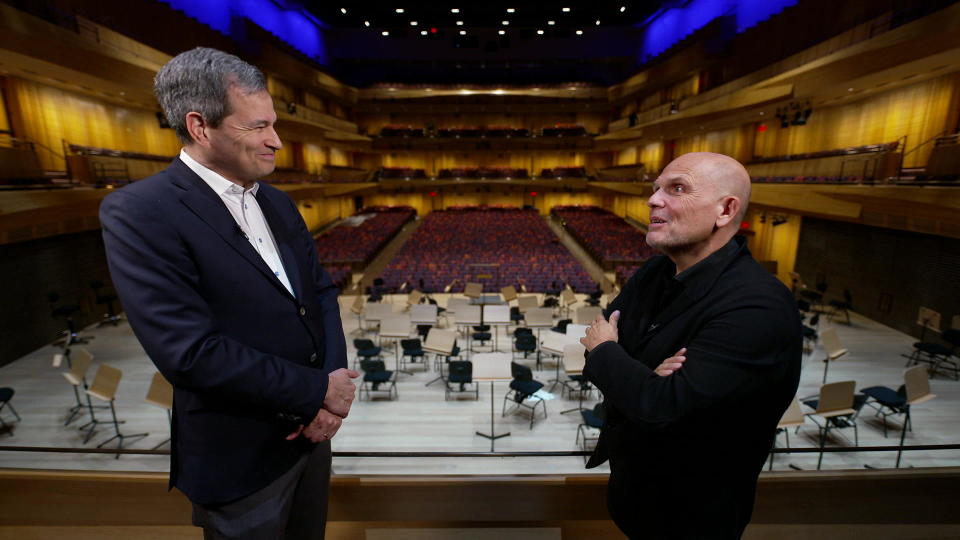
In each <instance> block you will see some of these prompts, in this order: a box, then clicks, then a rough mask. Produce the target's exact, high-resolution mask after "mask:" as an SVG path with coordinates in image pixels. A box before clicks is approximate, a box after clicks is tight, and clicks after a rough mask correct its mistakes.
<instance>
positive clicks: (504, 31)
mask: <svg viewBox="0 0 960 540" xmlns="http://www.w3.org/2000/svg"><path fill="white" fill-rule="evenodd" d="M497 33H498V34H500V35H501V36H502V35H505V34H506V33H507V31H506V30H500V31H499V32H497Z"/></svg>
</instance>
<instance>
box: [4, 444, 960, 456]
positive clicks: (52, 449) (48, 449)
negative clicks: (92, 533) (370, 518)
mask: <svg viewBox="0 0 960 540" xmlns="http://www.w3.org/2000/svg"><path fill="white" fill-rule="evenodd" d="M900 450H904V451H914V450H960V443H955V444H912V445H904V446H900V445H896V444H891V445H881V446H855V447H845V446H828V447H825V448H819V447H806V448H773V449H772V450H771V453H774V454H813V453H820V452H824V453H858V452H897V451H900ZM0 452H45V453H59V454H125V455H144V456H166V455H169V454H170V450H139V449H133V448H113V449H111V448H75V447H56V446H0ZM591 454H593V452H590V451H583V450H541V451H530V452H484V451H480V452H377V451H335V452H333V457H375V458H396V457H413V458H434V457H583V456H589V455H591Z"/></svg>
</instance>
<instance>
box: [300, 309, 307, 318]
mask: <svg viewBox="0 0 960 540" xmlns="http://www.w3.org/2000/svg"><path fill="white" fill-rule="evenodd" d="M306 314H307V308H305V307H303V306H300V316H301V317H303V316H304V315H306Z"/></svg>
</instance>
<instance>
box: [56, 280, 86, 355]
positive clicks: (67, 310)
mask: <svg viewBox="0 0 960 540" xmlns="http://www.w3.org/2000/svg"><path fill="white" fill-rule="evenodd" d="M47 298H48V299H49V300H50V316H51V317H53V318H54V319H63V321H64V323H65V324H66V325H67V329H66V330H64V331H63V332H61V333H62V334H63V336H64V338H63V341H62V342H57V343H55V345H57V346H61V345H62V346H63V349H64V350H66V349H68V348H70V346H71V345H76V344H78V343H79V344H86V343H87V342H89V341H90V340H91V339H93V338H92V337H81V336H80V335H79V334H78V333H77V327H76V323H75V322H74V320H73V317H74V315H75V314H76V313H77V312H78V311H80V306H79V305H77V304H65V303H61V301H60V294H59V293H56V292H51V293H48V294H47Z"/></svg>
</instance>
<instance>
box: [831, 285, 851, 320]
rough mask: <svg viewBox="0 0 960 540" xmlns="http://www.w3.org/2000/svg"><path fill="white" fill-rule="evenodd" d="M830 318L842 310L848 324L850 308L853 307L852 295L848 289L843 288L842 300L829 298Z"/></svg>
mask: <svg viewBox="0 0 960 540" xmlns="http://www.w3.org/2000/svg"><path fill="white" fill-rule="evenodd" d="M830 308H831V311H830V320H831V321H832V320H833V318H834V317H836V316H837V315H839V314H840V312H843V314H844V316H845V317H846V319H847V321H846V322H847V324H850V310H852V309H853V295H852V294H850V289H844V290H843V300H831V301H830Z"/></svg>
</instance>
